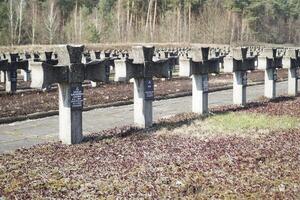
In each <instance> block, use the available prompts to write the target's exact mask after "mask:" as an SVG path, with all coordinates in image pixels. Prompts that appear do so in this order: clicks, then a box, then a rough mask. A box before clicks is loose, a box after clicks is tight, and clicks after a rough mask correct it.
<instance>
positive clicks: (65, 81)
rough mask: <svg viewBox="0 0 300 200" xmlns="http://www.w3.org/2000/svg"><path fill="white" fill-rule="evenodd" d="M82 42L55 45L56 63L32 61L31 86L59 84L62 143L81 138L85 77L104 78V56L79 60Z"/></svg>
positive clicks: (82, 48) (87, 78)
mask: <svg viewBox="0 0 300 200" xmlns="http://www.w3.org/2000/svg"><path fill="white" fill-rule="evenodd" d="M83 51H84V46H83V45H77V46H71V45H61V46H58V47H57V48H56V52H57V55H58V65H52V64H49V63H46V62H32V63H31V69H32V83H31V87H33V88H39V89H43V88H47V87H48V86H49V85H51V84H54V83H58V85H59V87H58V88H59V138H60V140H61V141H62V142H63V143H64V144H77V143H80V142H81V140H82V109H83V87H82V83H83V82H84V80H90V81H97V82H100V81H105V80H106V75H105V71H104V70H103V69H104V68H105V67H104V65H105V64H106V62H107V61H106V60H103V61H92V62H89V63H86V64H83V63H82V53H83Z"/></svg>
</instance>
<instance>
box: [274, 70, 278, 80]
mask: <svg viewBox="0 0 300 200" xmlns="http://www.w3.org/2000/svg"><path fill="white" fill-rule="evenodd" d="M273 79H274V81H277V80H278V74H277V70H274V74H273Z"/></svg>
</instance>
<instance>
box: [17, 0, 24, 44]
mask: <svg viewBox="0 0 300 200" xmlns="http://www.w3.org/2000/svg"><path fill="white" fill-rule="evenodd" d="M23 3H24V0H20V7H19V11H20V13H19V15H20V16H19V35H18V44H20V42H21V33H22V23H23V22H22V21H23Z"/></svg>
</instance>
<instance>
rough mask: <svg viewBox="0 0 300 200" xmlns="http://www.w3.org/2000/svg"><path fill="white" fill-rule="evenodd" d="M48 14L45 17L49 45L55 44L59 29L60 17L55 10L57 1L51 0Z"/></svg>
mask: <svg viewBox="0 0 300 200" xmlns="http://www.w3.org/2000/svg"><path fill="white" fill-rule="evenodd" d="M48 6H49V8H48V14H47V16H46V17H45V27H46V31H47V34H48V42H49V44H52V43H53V39H54V37H55V32H56V30H57V28H58V21H59V20H58V15H57V9H56V8H55V6H56V2H55V0H51V1H50V2H49V5H48Z"/></svg>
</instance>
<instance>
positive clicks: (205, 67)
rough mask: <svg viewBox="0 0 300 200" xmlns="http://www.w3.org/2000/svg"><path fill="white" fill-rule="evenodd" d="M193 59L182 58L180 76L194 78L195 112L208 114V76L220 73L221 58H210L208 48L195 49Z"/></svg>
mask: <svg viewBox="0 0 300 200" xmlns="http://www.w3.org/2000/svg"><path fill="white" fill-rule="evenodd" d="M190 54H191V58H180V59H179V63H180V64H179V66H180V71H181V73H180V76H182V77H192V82H193V106H192V108H193V112H194V113H198V114H201V115H206V114H208V92H209V88H208V79H209V78H208V75H209V74H212V73H219V72H220V65H219V58H218V57H214V58H209V48H208V47H193V48H192V49H191V52H190Z"/></svg>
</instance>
